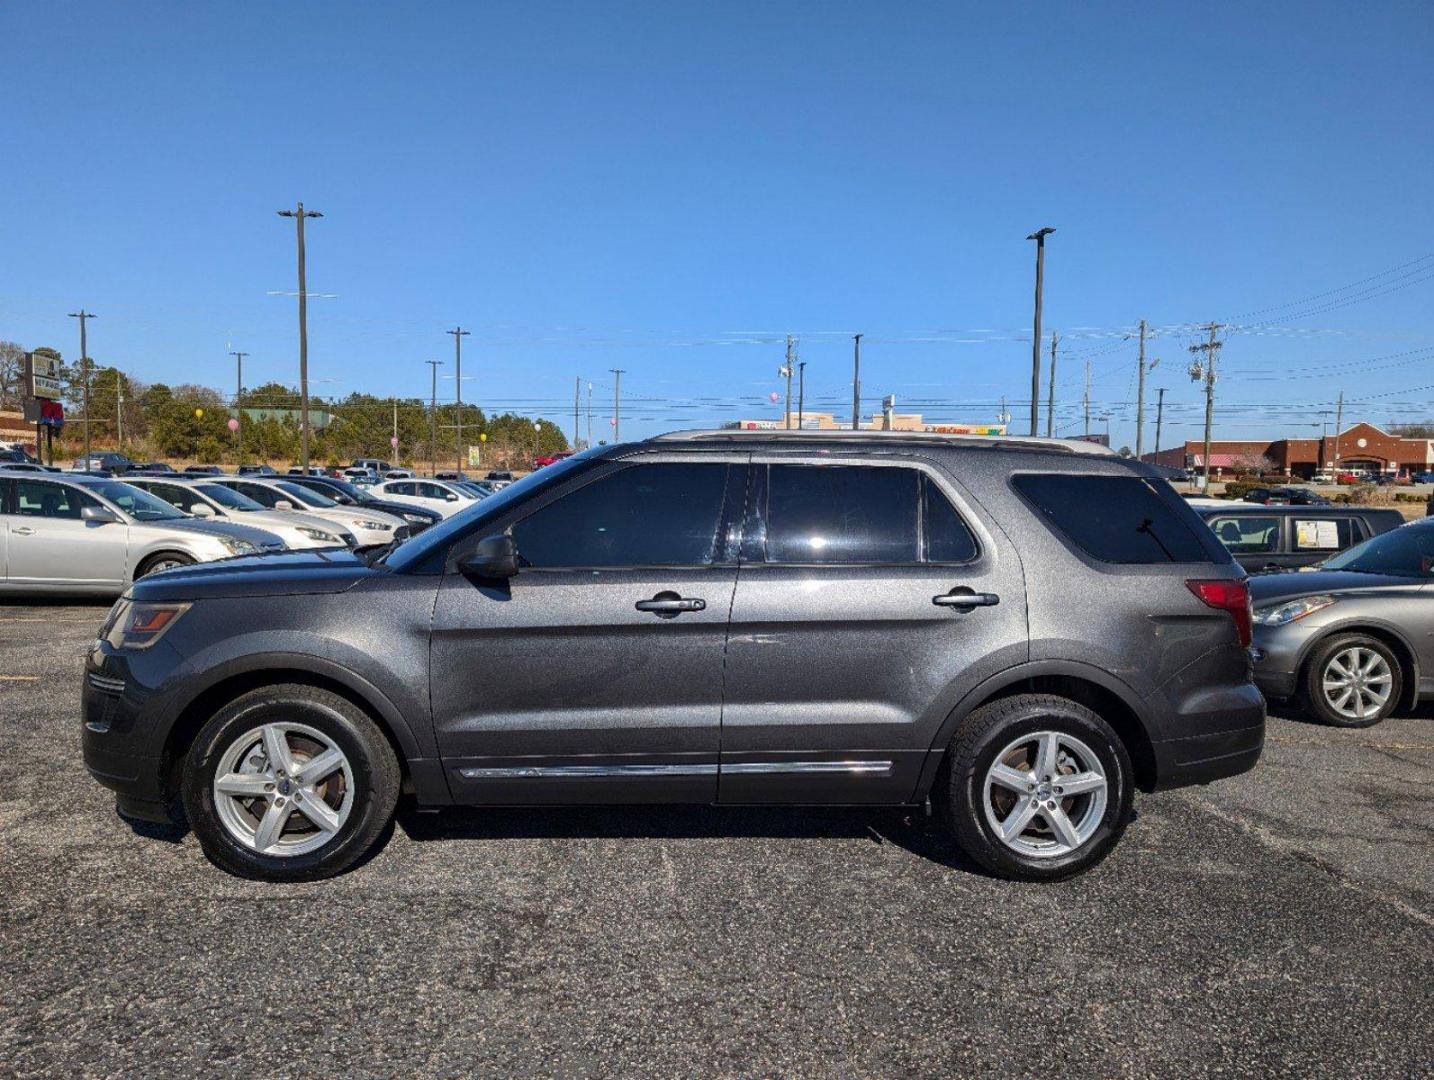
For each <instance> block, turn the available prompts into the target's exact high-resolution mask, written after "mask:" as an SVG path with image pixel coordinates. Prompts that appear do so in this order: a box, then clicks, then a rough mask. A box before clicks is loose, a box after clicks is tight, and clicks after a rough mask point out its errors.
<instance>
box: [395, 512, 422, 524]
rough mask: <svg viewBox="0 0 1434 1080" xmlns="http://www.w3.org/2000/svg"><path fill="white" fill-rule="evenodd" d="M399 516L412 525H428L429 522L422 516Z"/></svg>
mask: <svg viewBox="0 0 1434 1080" xmlns="http://www.w3.org/2000/svg"><path fill="white" fill-rule="evenodd" d="M399 516H400V517H401V518H403V520H404V521H406V522H408V523H409V524H410V525H427V524H428V521H429V519H428V518H426V517H424V516H423V515H422V514H400V515H399Z"/></svg>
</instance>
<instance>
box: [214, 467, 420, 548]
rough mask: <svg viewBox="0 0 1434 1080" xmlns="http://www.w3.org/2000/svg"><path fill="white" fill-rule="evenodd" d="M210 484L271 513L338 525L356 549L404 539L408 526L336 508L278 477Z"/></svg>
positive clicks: (225, 478)
mask: <svg viewBox="0 0 1434 1080" xmlns="http://www.w3.org/2000/svg"><path fill="white" fill-rule="evenodd" d="M214 482H215V483H216V484H223V485H224V486H225V487H227V488H229V489H230V490H231V491H237V492H239V494H241V495H247V496H248V497H249V498H251V499H253V500H254V501H255V502H257V503H260V504H261V505H263V506H266V507H268V508H269V509H271V510H297V511H299V512H301V513H304V514H309V515H312V516H314V517H321V518H325V519H327V520H328V521H331V522H333V523H334V524H336V525H341V526H343V527H344V528H345V529H347V530H349V532H351V533H353V534H354V536H356V537H357V538H358V546H359V547H368V546H370V545H372V544H388V543H392V542H393V541H395V540H407V539H408V533H409V528H408V524H407V523H406V522H405V521H403V519H402V518H399V517H395V516H394V515H393V514H386V513H384V512H383V511H382V510H369V509H367V508H365V507H361V506H360V507H355V506H340V505H339V504H338V503H336V502H334V500H333V499H330V498H328V497H327V496H324V495H320V494H319V493H318V492H317V491H311V490H310V489H309V488H306V487H304V486H303V485H302V484H294V483H290V482H289V481H288V480H285V479H283V478H282V477H277V476H276V477H256V476H216V477H215V478H214Z"/></svg>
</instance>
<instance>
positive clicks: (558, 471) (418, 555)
mask: <svg viewBox="0 0 1434 1080" xmlns="http://www.w3.org/2000/svg"><path fill="white" fill-rule="evenodd" d="M601 451H602V447H597V446H594V447H592V448H591V449H588V450H584V451H582V453H579V454H574V455H573V456H572V457H570V458H564V459H563V460H562V461H560V462H558V463H557V464H556V465H549V466H548V467H547V468H546V469H539V470H538V471H537V472H533V473H529V474H528V475H527V476H525V477H523V479H521V480H516V481H514V482H513V483H511V484H509V485H508V486H507V487H505V488H504V489H503V490H502V491H499V492H495V493H494V494H492V495H490V496H488V498H486V499H474V500H473V501H472V502H471V503H469V504H468V505H467V506H466V507H464V508H463V509H462V510H460V511H458V513H456V514H454V515H453V516H452V517H450V518H448V519H447V520H445V521H442V522H440V523H439V524H437V525H434V526H431V527H430V528H427V529H424V530H423V531H422V532H421V533H419V534H418V535H417V536H416V537H414V538H413V539H412V540H408V541H405V542H404V543H402V544H400V545H399V546H398V547H396V548H394V549H393V550H391V551H389V552H387V553H386V554H385V555H384V556H383V557H382V558H381V559H380V560H379V562H380V563H381V564H383V565H385V566H388V567H391V568H392V569H394V570H403V569H405V568H407V567H410V566H417V565H419V564H420V563H421V562H422V561H423V560H424V559H425V558H427V557H428V556H429V555H430V554H432V553H433V552H435V551H437V550H439V549H444V550H446V549H447V548H448V546H449V545H450V544H452V543H453V541H454V540H455V539H457V538H458V537H460V536H464V535H466V534H467V533H468V532H469V531H470V530H472V529H473V528H474V527H475V526H479V525H481V524H482V523H483V522H485V521H491V520H492V519H494V518H496V517H499V516H501V515H502V514H504V513H506V512H507V510H508V508H509V507H511V506H513V505H515V504H517V503H520V502H522V501H523V500H524V499H527V498H529V497H530V496H532V495H533V494H535V493H536V492H538V491H541V490H542V489H544V488H546V487H549V486H551V485H552V484H555V483H557V482H558V481H560V480H564V479H566V478H567V477H569V476H571V475H572V474H573V473H575V472H579V471H581V470H582V469H585V468H587V467H588V466H589V465H590V464H592V462H593V460H594V458H595V457H596V456H597V455H598V454H599V453H600V452H601Z"/></svg>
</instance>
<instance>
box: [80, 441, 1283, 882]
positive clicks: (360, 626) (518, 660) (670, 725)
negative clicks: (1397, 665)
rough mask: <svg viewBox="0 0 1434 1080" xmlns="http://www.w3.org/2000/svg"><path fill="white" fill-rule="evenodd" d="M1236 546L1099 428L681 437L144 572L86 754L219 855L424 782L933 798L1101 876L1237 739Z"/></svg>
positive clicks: (1022, 871)
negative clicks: (1078, 436)
mask: <svg viewBox="0 0 1434 1080" xmlns="http://www.w3.org/2000/svg"><path fill="white" fill-rule="evenodd" d="M1249 640H1250V602H1249V591H1248V587H1247V582H1246V580H1245V577H1244V575H1243V573H1242V571H1241V570H1240V568H1239V567H1238V566H1237V565H1236V564H1235V563H1234V561H1233V560H1232V559H1231V557H1230V555H1229V553H1228V552H1227V551H1226V550H1225V549H1224V548H1223V547H1222V546H1221V545H1220V543H1219V542H1218V541H1217V540H1216V538H1215V536H1214V534H1212V533H1211V532H1210V530H1209V529H1207V528H1205V527H1204V526H1203V525H1202V524H1201V522H1200V519H1199V518H1198V517H1196V515H1195V514H1194V512H1193V511H1192V510H1191V509H1190V508H1189V507H1188V506H1186V505H1185V503H1184V501H1183V500H1181V499H1180V498H1179V497H1178V496H1177V495H1176V494H1175V493H1174V491H1172V490H1171V488H1170V487H1169V485H1167V484H1166V483H1165V482H1164V481H1162V480H1160V479H1158V477H1157V476H1156V474H1155V473H1154V472H1152V471H1151V469H1150V467H1149V466H1145V465H1141V464H1139V463H1135V462H1130V461H1126V460H1122V459H1120V458H1118V457H1116V456H1114V455H1113V454H1110V453H1109V452H1108V451H1106V450H1104V449H1102V448H1099V447H1094V446H1092V445H1090V444H1084V443H1081V444H1075V443H1063V442H1059V441H1050V440H1039V439H1031V440H1024V439H982V438H974V437H951V436H928V435H919V434H915V435H913V434H903V433H868V432H862V433H858V432H841V433H826V434H823V435H818V434H815V433H811V432H798V431H792V432H766V433H762V432H736V431H718V432H690V433H680V434H674V435H669V436H662V437H658V438H654V439H650V440H648V441H645V442H640V443H629V444H623V445H618V446H607V447H595V448H593V449H592V450H589V451H585V452H583V453H581V454H577V455H575V456H573V457H570V458H568V459H566V460H564V461H561V462H559V463H557V464H555V465H552V466H550V467H548V468H545V469H541V470H539V471H538V472H535V473H533V474H531V475H529V476H527V477H524V478H523V479H522V480H520V481H518V482H516V483H514V484H512V485H511V486H509V487H507V488H504V489H503V490H502V491H500V492H498V493H497V494H495V495H493V496H492V497H490V498H488V499H484V500H482V501H479V502H475V503H474V504H473V505H472V506H471V507H470V508H468V509H467V510H465V511H463V512H462V513H460V514H457V515H455V516H453V517H451V518H449V519H447V520H446V521H444V522H443V523H442V524H440V525H436V526H434V527H432V528H430V529H428V530H426V531H425V532H423V533H422V534H421V535H419V536H417V537H415V538H413V539H412V540H409V541H408V542H407V543H404V544H402V545H394V546H391V547H389V548H387V549H374V550H370V551H367V552H349V551H316V552H299V553H293V554H283V555H278V556H269V557H266V558H264V559H247V560H246V559H240V560H234V561H231V562H230V563H228V564H225V565H224V566H222V567H193V568H188V569H184V570H180V571H175V572H171V573H168V574H163V575H160V576H157V577H155V578H152V579H146V580H144V581H141V582H138V583H136V584H135V586H134V587H133V588H132V589H130V591H129V592H128V593H127V594H126V595H125V597H124V598H123V599H122V600H121V602H120V603H118V604H117V605H116V606H115V608H114V610H113V612H112V613H111V615H110V617H109V619H108V621H107V622H106V624H105V626H104V627H103V629H102V631H101V634H100V638H99V640H98V641H96V642H95V643H94V645H93V647H92V648H91V650H90V653H89V657H88V663H87V669H86V673H85V685H84V755H85V762H86V764H87V765H88V767H89V769H90V771H91V773H92V774H93V775H94V776H95V777H96V778H97V779H98V780H99V781H100V782H101V783H102V784H105V785H107V786H109V787H111V788H113V789H114V790H115V791H116V792H118V795H119V798H118V802H119V808H120V810H121V811H122V812H123V813H124V814H126V815H129V816H132V817H138V818H144V819H152V820H166V819H167V817H168V815H169V814H170V813H171V806H172V804H173V803H175V802H176V801H177V802H179V803H182V806H183V810H184V812H185V815H186V816H187V818H188V821H189V822H190V824H191V825H192V827H193V828H194V830H195V832H196V834H197V836H198V839H199V841H200V843H201V845H202V846H203V848H204V850H205V852H206V853H207V854H208V856H209V857H210V859H211V860H212V861H214V862H215V863H216V864H218V865H219V866H221V867H223V868H224V869H226V870H228V871H230V872H232V873H236V874H240V875H243V876H247V877H255V878H263V879H269V880H287V881H294V880H308V879H315V878H321V877H325V876H328V875H331V874H334V873H337V872H339V871H341V870H343V869H345V868H346V867H348V866H350V865H352V864H353V863H354V862H355V861H356V860H358V859H359V858H361V857H362V856H363V855H364V853H365V852H366V851H368V850H369V849H371V848H372V847H373V846H375V845H376V843H377V842H378V841H379V839H380V837H381V836H382V835H383V834H384V831H385V829H386V827H387V825H388V823H389V821H390V819H391V816H392V814H393V812H394V807H395V803H396V801H397V799H398V796H399V794H400V792H408V793H411V794H412V796H414V798H415V800H416V801H417V802H418V803H420V804H424V805H429V806H443V805H446V804H454V803H460V804H467V805H500V806H509V805H515V804H524V805H535V804H544V805H551V804H587V803H620V802H641V803H659V802H672V803H680V802H688V803H716V804H749V805H750V804H843V805H850V804H871V805H875V804H889V805H890V804H894V805H918V806H919V805H922V804H927V805H931V806H932V807H933V808H934V809H935V810H936V811H938V812H939V814H940V818H941V820H942V821H943V822H944V823H945V825H946V826H947V827H949V828H950V830H951V831H952V832H953V833H954V835H955V836H956V838H957V839H958V841H959V842H960V844H961V845H962V846H963V847H964V848H965V850H966V851H967V852H969V854H970V855H971V856H973V857H974V858H975V859H977V860H978V861H979V862H980V863H982V864H983V865H984V866H985V867H987V868H989V869H990V870H991V871H993V872H995V873H997V874H1000V875H1004V876H1008V877H1012V878H1024V879H1054V878H1060V877H1065V876H1069V875H1071V874H1074V873H1077V872H1079V871H1081V870H1084V869H1086V868H1087V867H1090V866H1091V865H1093V864H1094V863H1096V862H1098V861H1099V860H1100V859H1101V858H1103V857H1104V856H1105V855H1106V854H1107V853H1108V852H1109V851H1110V850H1111V848H1112V847H1113V846H1114V845H1115V844H1116V842H1117V841H1118V839H1119V838H1120V836H1121V834H1122V833H1123V832H1124V830H1125V828H1126V825H1127V823H1128V822H1129V821H1130V819H1131V804H1132V798H1133V794H1134V792H1135V790H1136V789H1140V790H1143V791H1153V790H1155V789H1158V788H1169V787H1176V786H1179V785H1183V784H1194V783H1206V782H1208V781H1211V780H1215V779H1217V778H1219V777H1223V776H1229V775H1231V774H1234V773H1239V772H1243V771H1245V770H1247V769H1250V768H1251V767H1253V766H1254V764H1255V762H1256V761H1257V760H1258V758H1259V755H1260V751H1261V748H1262V746H1263V742H1264V724H1265V711H1264V703H1263V699H1262V697H1261V695H1260V693H1259V691H1258V690H1257V689H1256V688H1255V686H1254V685H1253V683H1252V682H1251V672H1250V661H1249V658H1248V656H1247V653H1246V647H1247V646H1248V645H1249Z"/></svg>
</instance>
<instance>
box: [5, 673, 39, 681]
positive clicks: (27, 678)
mask: <svg viewBox="0 0 1434 1080" xmlns="http://www.w3.org/2000/svg"><path fill="white" fill-rule="evenodd" d="M39 681H40V676H38V675H0V682H39Z"/></svg>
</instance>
